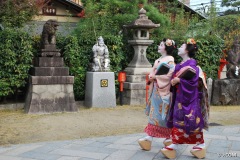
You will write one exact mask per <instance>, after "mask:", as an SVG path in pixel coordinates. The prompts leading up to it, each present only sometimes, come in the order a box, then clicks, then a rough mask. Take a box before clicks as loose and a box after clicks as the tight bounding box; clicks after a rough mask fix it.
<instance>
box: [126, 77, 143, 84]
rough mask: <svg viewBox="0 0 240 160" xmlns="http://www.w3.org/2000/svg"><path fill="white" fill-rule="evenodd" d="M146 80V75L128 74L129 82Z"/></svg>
mask: <svg viewBox="0 0 240 160" xmlns="http://www.w3.org/2000/svg"><path fill="white" fill-rule="evenodd" d="M145 81H146V75H127V82H133V83H141V82H145Z"/></svg>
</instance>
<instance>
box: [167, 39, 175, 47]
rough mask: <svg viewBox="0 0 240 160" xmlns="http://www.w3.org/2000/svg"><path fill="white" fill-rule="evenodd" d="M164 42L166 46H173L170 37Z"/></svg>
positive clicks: (173, 43)
mask: <svg viewBox="0 0 240 160" xmlns="http://www.w3.org/2000/svg"><path fill="white" fill-rule="evenodd" d="M165 44H166V46H175V42H174V41H173V40H171V39H167V40H166V42H165Z"/></svg>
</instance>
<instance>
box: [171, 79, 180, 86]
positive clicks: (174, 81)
mask: <svg viewBox="0 0 240 160" xmlns="http://www.w3.org/2000/svg"><path fill="white" fill-rule="evenodd" d="M179 82H180V78H178V77H175V78H174V79H172V80H171V84H172V86H175V85H176V84H178V83H179Z"/></svg>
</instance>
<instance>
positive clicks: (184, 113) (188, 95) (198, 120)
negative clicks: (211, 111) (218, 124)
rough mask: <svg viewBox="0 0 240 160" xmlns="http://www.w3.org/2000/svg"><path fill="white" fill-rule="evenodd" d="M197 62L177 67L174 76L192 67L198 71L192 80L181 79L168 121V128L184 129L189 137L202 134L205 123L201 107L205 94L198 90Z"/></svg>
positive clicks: (175, 90)
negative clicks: (183, 69)
mask: <svg viewBox="0 0 240 160" xmlns="http://www.w3.org/2000/svg"><path fill="white" fill-rule="evenodd" d="M196 64H197V63H196V61H195V60H194V59H190V60H188V61H186V62H184V63H183V64H178V65H176V68H175V71H174V75H176V74H177V72H178V71H180V70H181V68H183V67H186V66H191V67H192V68H193V69H195V70H196V75H195V76H194V77H193V78H192V79H190V80H186V79H182V78H181V79H180V83H179V84H178V85H177V87H174V89H173V103H172V106H171V110H170V116H169V119H168V123H167V124H168V127H175V128H178V129H183V130H184V132H185V133H187V134H188V135H190V134H194V133H196V132H202V129H203V128H204V125H205V122H204V119H203V114H202V107H201V106H200V102H201V99H202V97H203V93H201V92H199V90H198V83H199V68H198V67H197V66H196Z"/></svg>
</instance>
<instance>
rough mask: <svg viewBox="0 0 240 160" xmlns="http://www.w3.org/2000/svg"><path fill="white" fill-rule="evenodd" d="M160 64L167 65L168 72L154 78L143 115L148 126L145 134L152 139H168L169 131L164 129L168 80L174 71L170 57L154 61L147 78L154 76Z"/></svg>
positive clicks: (168, 97) (172, 60) (167, 109)
mask: <svg viewBox="0 0 240 160" xmlns="http://www.w3.org/2000/svg"><path fill="white" fill-rule="evenodd" d="M162 63H165V64H168V65H169V67H170V71H169V72H168V74H166V75H159V76H156V79H155V81H154V82H152V83H151V85H150V89H149V100H148V103H147V105H146V110H145V113H146V115H147V116H148V125H147V127H146V128H145V130H144V131H145V132H146V133H147V134H148V135H150V136H153V137H159V138H169V137H170V135H171V129H169V128H167V127H166V122H167V115H168V111H169V106H170V104H169V103H170V98H171V94H170V91H169V89H170V80H171V77H172V73H173V71H174V67H175V65H174V59H173V57H172V56H166V57H163V58H159V59H157V60H156V61H155V63H154V66H153V69H152V71H151V73H150V74H149V77H151V76H154V75H155V73H156V69H157V68H158V66H159V65H161V64H162Z"/></svg>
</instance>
